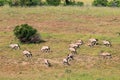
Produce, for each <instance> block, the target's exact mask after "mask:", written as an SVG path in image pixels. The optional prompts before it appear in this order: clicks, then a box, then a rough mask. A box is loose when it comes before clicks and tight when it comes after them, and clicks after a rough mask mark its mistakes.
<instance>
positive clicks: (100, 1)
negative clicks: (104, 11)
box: [92, 0, 108, 6]
mask: <svg viewBox="0 0 120 80" xmlns="http://www.w3.org/2000/svg"><path fill="white" fill-rule="evenodd" d="M107 4H108V1H107V0H94V1H93V3H92V5H93V6H107Z"/></svg>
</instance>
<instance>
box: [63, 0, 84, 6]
mask: <svg viewBox="0 0 120 80" xmlns="http://www.w3.org/2000/svg"><path fill="white" fill-rule="evenodd" d="M64 4H65V6H67V5H71V6H83V5H84V3H83V2H75V1H74V0H65V3H64Z"/></svg>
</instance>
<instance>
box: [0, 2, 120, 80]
mask: <svg viewBox="0 0 120 80" xmlns="http://www.w3.org/2000/svg"><path fill="white" fill-rule="evenodd" d="M85 2H86V4H85V6H83V7H78V6H57V7H54V6H37V7H12V8H11V7H9V6H3V7H0V80H120V8H109V7H93V6H91V5H89V3H90V1H87V0H84V3H85ZM87 4H88V5H87ZM24 23H27V24H29V25H31V26H33V27H34V28H36V29H37V30H38V33H39V34H40V36H41V38H42V39H43V40H45V41H46V42H44V43H40V44H22V43H20V42H19V41H18V40H17V38H15V36H14V34H13V29H14V28H15V26H16V25H20V24H24ZM90 38H97V39H98V42H99V45H96V46H94V47H89V46H87V45H86V43H87V41H88V39H90ZM78 39H81V40H83V42H84V44H83V45H82V46H81V47H80V48H79V49H78V50H77V52H78V53H77V54H76V55H75V57H74V60H72V61H71V62H70V66H66V65H63V64H62V60H63V58H65V56H66V55H67V54H68V53H70V52H69V50H68V45H69V44H70V43H71V42H75V41H76V40H78ZM102 40H109V41H111V43H112V47H106V46H104V45H103V44H102ZM10 43H18V44H20V46H21V49H20V50H12V49H11V48H9V44H10ZM44 45H48V46H50V48H51V50H52V52H50V53H48V54H43V53H42V52H41V51H40V48H41V47H42V46H44ZM25 49H27V50H30V51H31V52H32V54H33V57H32V58H31V59H27V58H26V57H25V56H23V55H22V51H23V50H25ZM101 51H104V52H109V53H111V55H112V58H110V59H103V58H100V57H99V56H98V54H99V53H100V52H101ZM44 58H45V59H48V60H49V61H50V62H51V64H52V66H51V67H46V66H45V65H44V63H43V59H44Z"/></svg>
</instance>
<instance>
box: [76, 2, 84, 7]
mask: <svg viewBox="0 0 120 80" xmlns="http://www.w3.org/2000/svg"><path fill="white" fill-rule="evenodd" d="M76 4H77V5H78V6H83V5H84V3H83V2H77V3H76Z"/></svg>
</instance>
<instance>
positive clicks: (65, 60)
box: [63, 57, 70, 65]
mask: <svg viewBox="0 0 120 80" xmlns="http://www.w3.org/2000/svg"><path fill="white" fill-rule="evenodd" d="M63 64H64V65H70V64H69V62H68V57H67V58H64V59H63Z"/></svg>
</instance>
